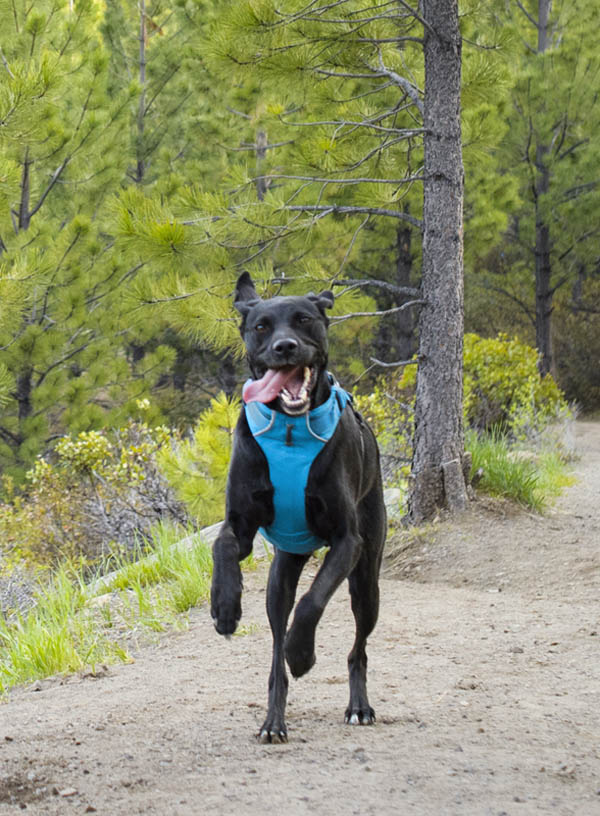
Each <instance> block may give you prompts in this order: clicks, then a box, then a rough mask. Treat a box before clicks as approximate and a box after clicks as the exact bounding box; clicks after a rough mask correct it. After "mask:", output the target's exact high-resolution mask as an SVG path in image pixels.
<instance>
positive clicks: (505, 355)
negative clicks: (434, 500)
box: [355, 334, 569, 461]
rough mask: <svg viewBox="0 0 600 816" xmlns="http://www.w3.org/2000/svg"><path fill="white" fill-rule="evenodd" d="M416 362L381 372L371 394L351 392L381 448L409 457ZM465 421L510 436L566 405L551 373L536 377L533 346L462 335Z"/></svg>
mask: <svg viewBox="0 0 600 816" xmlns="http://www.w3.org/2000/svg"><path fill="white" fill-rule="evenodd" d="M416 377H417V366H416V365H410V366H405V367H404V369H403V371H402V374H401V375H398V374H395V375H384V376H382V377H379V378H378V379H377V381H376V384H375V386H374V388H373V390H372V391H371V393H370V394H366V395H357V396H356V397H355V401H356V404H357V406H358V408H359V410H360V411H361V412H362V413H363V414H364V415H365V417H366V418H367V420H368V421H369V422H370V424H371V426H372V428H373V430H374V431H375V433H376V435H377V437H378V440H379V442H380V445H381V447H382V450H383V451H384V453H386V452H392V454H396V455H399V456H400V457H401V458H402V459H403V460H404V461H410V458H411V445H412V431H413V412H414V392H415V385H416ZM463 385H464V403H463V409H464V419H465V426H466V427H470V428H474V429H476V430H478V431H489V430H491V429H499V430H501V431H502V432H507V433H509V434H510V435H511V436H512V437H514V438H525V437H530V436H532V435H535V434H536V433H538V432H539V431H541V430H542V429H543V428H544V427H545V426H546V425H547V424H548V423H549V422H552V421H554V420H556V419H559V418H560V417H561V416H565V415H567V414H568V412H569V409H568V405H567V403H566V401H565V399H564V397H563V395H562V393H561V391H560V389H559V387H558V386H557V384H556V382H555V381H554V380H553V379H552V377H551V376H550V375H547V376H546V377H543V378H542V377H540V374H539V372H538V369H537V352H536V350H535V349H533V348H531V347H530V346H526V345H525V344H523V343H520V342H519V341H518V340H516V339H511V338H509V337H507V336H506V335H502V334H501V335H499V336H498V337H496V338H483V337H479V336H478V335H476V334H467V335H465V338H464V369H463Z"/></svg>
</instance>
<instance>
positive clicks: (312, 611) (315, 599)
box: [285, 533, 362, 677]
mask: <svg viewBox="0 0 600 816" xmlns="http://www.w3.org/2000/svg"><path fill="white" fill-rule="evenodd" d="M361 544H362V539H361V538H360V536H358V535H357V534H353V533H348V534H347V535H346V536H344V537H343V538H341V539H337V540H334V541H332V542H331V548H330V550H329V552H328V553H327V555H326V556H325V560H324V561H323V564H322V566H321V568H320V570H319V571H318V573H317V575H316V577H315V580H314V581H313V583H312V586H311V588H310V589H309V590H308V592H307V593H306V595H304V596H303V597H302V598H301V599H300V601H299V602H298V606H297V607H296V611H295V613H294V621H293V623H292V625H291V627H290V630H289V632H288V634H287V637H286V639H285V657H286V660H287V663H288V666H289V667H290V671H291V672H292V674H293V675H294V677H302V675H303V674H306V672H307V671H310V669H311V668H312V667H313V666H314V664H315V661H316V657H315V630H316V628H317V624H318V623H319V621H320V620H321V616H322V614H323V612H324V610H325V607H326V606H327V604H328V602H329V599H330V598H331V596H332V595H333V593H334V592H335V591H336V589H337V588H338V587H339V585H340V584H341V583H342V581H343V580H344V579H345V578H347V577H348V575H349V574H350V573H351V572H352V570H353V569H354V567H355V565H356V562H357V561H358V558H359V555H360V549H361Z"/></svg>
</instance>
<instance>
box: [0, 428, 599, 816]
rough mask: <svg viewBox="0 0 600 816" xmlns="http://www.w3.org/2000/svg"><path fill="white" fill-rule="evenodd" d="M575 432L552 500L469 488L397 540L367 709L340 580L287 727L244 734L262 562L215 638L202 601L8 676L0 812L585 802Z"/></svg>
mask: <svg viewBox="0 0 600 816" xmlns="http://www.w3.org/2000/svg"><path fill="white" fill-rule="evenodd" d="M577 436H578V444H579V449H580V452H581V460H580V462H579V463H578V466H577V476H578V479H579V481H578V483H577V484H576V485H575V486H574V487H572V488H570V489H569V490H568V491H567V492H566V493H565V495H564V496H563V498H562V499H561V500H560V502H559V503H558V505H557V507H556V508H555V509H554V510H553V511H552V512H551V513H549V514H548V515H547V516H545V517H543V518H542V517H537V516H534V515H532V514H528V513H526V512H523V511H515V510H514V508H508V507H507V506H506V505H498V504H497V503H492V504H489V503H484V502H478V503H476V504H475V506H474V507H473V508H472V509H471V510H470V511H469V512H468V513H467V514H465V516H464V517H463V518H461V519H459V520H455V521H452V522H450V523H447V522H446V523H439V524H434V525H431V526H430V527H428V528H426V530H425V531H424V532H422V533H419V534H418V535H413V536H412V538H411V537H408V538H407V539H406V541H404V542H403V546H404V549H403V550H402V551H401V552H400V553H399V554H398V556H397V558H396V563H395V568H394V571H393V572H387V573H386V576H385V577H384V579H383V580H382V610H381V617H380V622H379V624H378V627H377V629H376V630H375V632H374V634H373V637H372V639H371V642H370V645H369V661H370V662H369V678H370V681H369V682H370V696H371V702H372V704H373V706H374V708H375V710H376V712H377V715H378V722H377V725H376V726H374V727H372V728H368V727H351V726H344V725H343V722H342V721H343V712H344V708H345V706H346V703H347V694H348V692H347V677H346V666H345V661H346V654H347V652H348V651H349V649H350V646H351V643H352V639H353V631H352V629H353V628H352V622H351V615H350V612H349V601H348V596H347V594H346V593H345V592H344V591H340V592H338V594H337V595H336V597H335V598H334V600H333V601H332V603H331V605H330V607H329V608H328V610H327V612H326V615H325V617H324V620H323V622H322V624H321V626H320V628H319V630H318V645H317V664H316V666H315V667H314V669H313V670H312V671H311V673H310V674H309V675H308V676H307V677H305V678H303V679H301V680H299V681H298V682H292V683H291V685H290V703H289V707H288V726H289V731H290V742H289V744H288V745H285V746H279V745H277V746H269V745H259V744H258V743H257V742H256V740H255V736H254V735H255V733H256V732H257V730H258V728H259V726H260V724H261V723H262V720H263V717H264V711H265V703H266V685H267V677H268V671H269V664H270V633H269V629H268V625H267V622H266V616H265V613H264V587H265V581H266V567H261V568H260V569H259V571H258V572H257V573H255V574H252V575H250V576H249V577H248V587H247V590H246V593H245V596H244V618H243V621H242V623H243V625H244V628H243V629H242V634H241V635H240V636H236V637H234V638H233V639H232V640H231V641H225V640H223V639H222V638H219V637H217V635H216V634H215V632H214V629H213V627H212V623H211V621H210V618H209V614H208V611H207V610H206V609H200V610H197V611H196V612H195V613H194V614H193V616H192V619H191V626H190V629H189V631H187V632H185V633H177V634H172V635H170V636H168V637H165V638H163V639H162V640H161V641H160V643H158V644H157V645H156V646H154V647H149V648H146V649H144V650H143V651H141V652H140V654H138V655H137V657H136V662H135V663H133V664H132V665H126V666H117V667H114V668H111V669H110V670H108V671H97V672H96V675H95V676H93V677H92V676H88V677H87V678H68V679H67V680H65V681H57V680H55V681H47V682H45V683H40V684H36V686H34V687H33V688H32V689H28V690H19V691H16V692H14V693H13V694H12V695H11V696H10V697H9V699H8V702H7V704H6V705H5V706H3V707H2V708H1V709H0V714H1V721H0V722H1V724H0V742H1V743H2V779H1V781H0V814H1V813H11V814H13V813H15V812H16V810H17V808H22V809H23V810H26V812H29V813H36V814H37V813H39V814H42V813H45V814H61V816H63V814H66V813H67V814H68V813H93V812H98V813H104V814H110V816H113V814H125V813H127V814H129V813H144V814H161V816H166V815H168V814H178V816H187V814H197V813H204V812H207V811H213V812H215V813H228V812H231V811H234V812H236V813H238V814H240V815H242V816H243V814H259V813H260V814H262V813H264V812H270V811H274V810H275V811H283V810H284V809H285V812H286V813H287V814H291V816H296V815H297V814H305V813H306V814H308V813H314V812H321V813H326V814H334V816H335V814H354V813H356V814H361V816H363V815H364V814H370V813H378V814H379V813H381V812H384V813H386V812H400V813H404V812H413V813H417V814H444V815H445V816H446V815H451V816H465V815H467V816H468V815H469V814H477V815H478V816H484V815H485V816H487V815H488V814H489V815H490V816H492V814H493V815H494V816H500V814H508V815H509V816H513V814H560V815H562V814H574V815H575V814H576V815H577V816H582V815H587V814H594V813H600V778H599V775H598V768H599V767H600V765H599V760H600V756H599V752H600V748H599V743H598V734H599V733H600V714H599V713H598V712H599V709H600V706H599V705H598V688H600V676H599V675H600V654H599V651H600V649H599V647H600V622H599V612H598V606H597V598H598V591H599V589H600V558H599V552H598V551H599V544H598V542H599V541H600V536H599V527H600V510H599V507H600V501H599V499H600V479H599V478H598V474H599V473H600V425H597V424H592V423H589V424H586V423H578V425H577ZM308 580H309V576H307V577H306V579H305V581H308Z"/></svg>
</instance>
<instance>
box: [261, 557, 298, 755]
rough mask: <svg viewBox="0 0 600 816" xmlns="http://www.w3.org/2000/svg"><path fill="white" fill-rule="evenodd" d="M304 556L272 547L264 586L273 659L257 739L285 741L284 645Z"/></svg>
mask: <svg viewBox="0 0 600 816" xmlns="http://www.w3.org/2000/svg"><path fill="white" fill-rule="evenodd" d="M307 560H308V556H306V555H292V554H290V553H285V552H281V550H275V557H274V559H273V563H272V564H271V570H270V572H269V583H268V586H267V615H268V617H269V623H270V625H271V631H272V633H273V661H272V664H271V674H270V677H269V708H268V712H267V718H266V720H265V722H264V723H263V726H262V728H261V729H260V732H259V735H258V738H259V740H260V742H263V743H266V742H287V728H286V724H285V705H286V702H287V691H288V677H287V674H286V670H285V660H284V654H283V644H284V639H285V631H286V628H287V622H288V618H289V616H290V612H291V611H292V607H293V606H294V600H295V598H296V588H297V586H298V580H299V578H300V574H301V572H302V569H303V567H304V565H305V564H306V562H307Z"/></svg>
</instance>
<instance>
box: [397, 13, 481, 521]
mask: <svg viewBox="0 0 600 816" xmlns="http://www.w3.org/2000/svg"><path fill="white" fill-rule="evenodd" d="M422 7H423V17H424V22H425V42H424V52H425V110H424V125H425V143H424V146H425V182H424V200H423V223H424V234H423V276H422V293H423V298H424V300H425V305H424V306H423V308H422V310H421V314H420V319H419V368H418V373H417V390H416V406H415V436H414V453H413V461H412V469H411V488H410V497H409V510H408V513H409V519H410V520H411V521H413V522H415V523H418V522H421V521H424V520H426V519H428V518H430V517H431V516H433V515H434V514H435V512H436V511H437V510H438V509H440V508H442V507H447V508H448V509H450V510H451V511H457V510H460V509H462V508H464V507H465V506H466V505H467V502H468V496H467V489H466V483H465V477H464V470H463V458H464V436H463V419H462V355H463V225H462V216H463V184H464V182H463V164H462V145H461V126H460V87H461V38H460V32H459V28H458V2H457V0H425V1H424V2H423V6H422Z"/></svg>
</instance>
